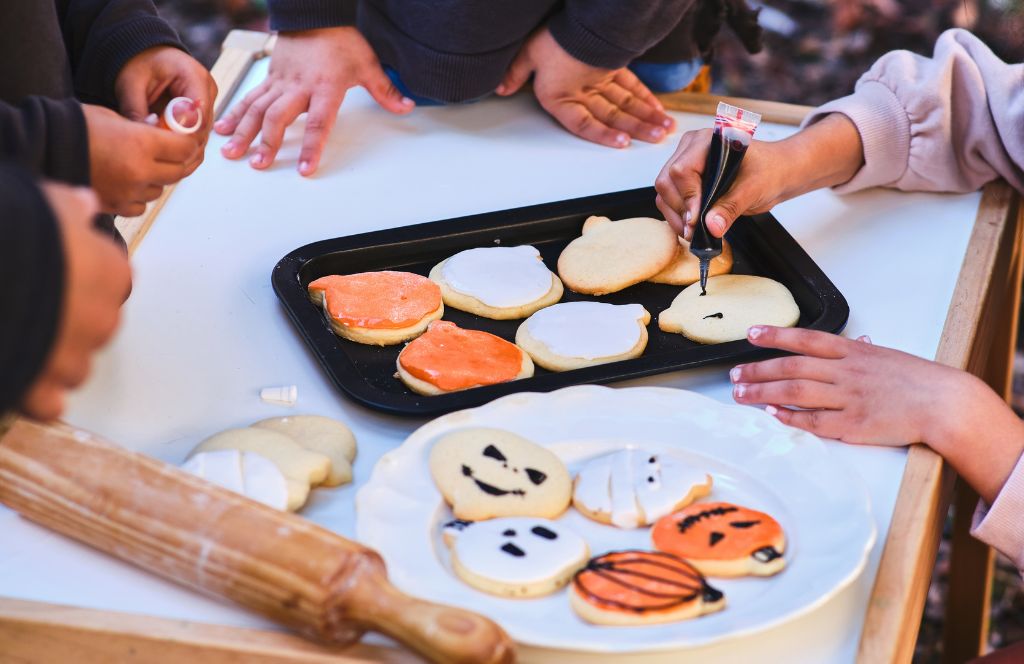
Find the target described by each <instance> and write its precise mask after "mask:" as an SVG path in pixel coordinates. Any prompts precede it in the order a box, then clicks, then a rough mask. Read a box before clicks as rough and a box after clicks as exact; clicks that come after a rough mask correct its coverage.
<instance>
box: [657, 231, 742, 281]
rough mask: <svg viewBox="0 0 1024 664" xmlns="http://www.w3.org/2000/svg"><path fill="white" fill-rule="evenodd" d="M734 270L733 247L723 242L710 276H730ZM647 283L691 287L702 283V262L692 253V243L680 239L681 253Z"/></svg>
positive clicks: (712, 262)
mask: <svg viewBox="0 0 1024 664" xmlns="http://www.w3.org/2000/svg"><path fill="white" fill-rule="evenodd" d="M730 270H732V247H731V246H730V245H729V243H728V242H726V241H725V240H722V253H720V254H718V255H717V256H715V257H714V258H712V259H711V264H710V265H709V266H708V275H709V276H712V277H716V276H718V275H720V274H728V273H729V271H730ZM647 281H650V282H651V283H653V284H669V285H670V286H689V285H690V284H693V283H696V282H698V281H700V260H698V259H697V257H696V256H694V255H693V253H692V252H691V251H690V243H689V242H688V241H687V240H684V239H683V238H679V252H678V253H677V254H676V257H675V258H674V259H672V262H671V263H669V264H668V267H666V268H665V269H664V270H662V271H661V272H659V273H658V274H656V275H654V276H653V277H651V278H650V279H648V280H647Z"/></svg>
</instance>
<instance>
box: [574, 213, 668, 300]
mask: <svg viewBox="0 0 1024 664" xmlns="http://www.w3.org/2000/svg"><path fill="white" fill-rule="evenodd" d="M676 238H677V236H676V234H675V232H674V231H673V230H672V228H671V227H670V226H669V225H668V224H667V223H666V222H664V221H662V220H660V219H652V218H650V217H634V218H632V219H621V220H619V221H612V220H610V219H609V218H608V217H590V218H589V219H587V221H586V222H584V224H583V235H581V236H580V237H578V238H576V239H575V240H573V241H572V242H570V243H569V245H568V246H567V247H566V248H565V249H563V250H562V255H561V256H559V257H558V275H559V276H560V277H562V281H564V282H565V285H566V286H568V287H569V288H571V289H572V290H574V291H576V292H577V293H586V294H589V295H606V294H608V293H614V292H616V291H620V290H622V289H623V288H628V287H629V286H632V285H633V284H638V283H640V282H641V281H646V280H647V279H650V278H651V277H653V276H654V275H656V274H658V273H659V272H661V271H662V270H664V269H665V268H666V267H668V265H669V264H670V263H671V262H672V260H673V259H674V258H675V257H676V254H677V253H678V251H679V243H678V241H677V239H676Z"/></svg>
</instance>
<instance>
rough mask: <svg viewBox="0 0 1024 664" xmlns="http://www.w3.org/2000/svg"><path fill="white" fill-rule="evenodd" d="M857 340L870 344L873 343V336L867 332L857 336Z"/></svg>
mask: <svg viewBox="0 0 1024 664" xmlns="http://www.w3.org/2000/svg"><path fill="white" fill-rule="evenodd" d="M857 341H863V342H864V343H866V344H870V343H871V337H869V336H868V335H866V334H862V335H861V336H859V337H857Z"/></svg>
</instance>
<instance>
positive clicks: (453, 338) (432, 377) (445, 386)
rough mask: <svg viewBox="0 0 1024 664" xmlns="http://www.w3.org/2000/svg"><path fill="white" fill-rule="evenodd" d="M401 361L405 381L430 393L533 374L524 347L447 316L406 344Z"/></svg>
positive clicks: (401, 373)
mask: <svg viewBox="0 0 1024 664" xmlns="http://www.w3.org/2000/svg"><path fill="white" fill-rule="evenodd" d="M397 364H398V377H399V378H400V379H401V381H402V382H403V383H405V384H406V386H407V387H408V388H409V389H410V390H412V391H413V392H416V393H417V394H425V395H428V396H429V395H435V394H444V393H445V392H457V391H458V390H468V389H469V388H471V387H481V386H483V385H494V384H497V383H505V382H508V381H510V380H518V379H519V378H529V377H530V376H532V375H533V360H531V359H530V356H529V355H527V354H526V353H525V352H524V351H523V350H522V349H521V348H519V346H516V345H515V344H513V343H510V342H508V341H505V340H504V339H502V338H501V337H497V336H495V335H493V334H490V333H488V332H481V331H479V330H466V329H463V328H461V327H459V326H457V325H456V324H455V323H451V322H449V321H441V320H439V321H435V322H433V323H431V324H430V327H429V328H428V329H427V331H426V332H425V333H424V334H423V335H421V336H420V337H418V338H416V339H414V340H413V341H411V342H410V343H409V345H407V346H406V347H405V348H403V349H402V352H401V353H399V354H398V361H397Z"/></svg>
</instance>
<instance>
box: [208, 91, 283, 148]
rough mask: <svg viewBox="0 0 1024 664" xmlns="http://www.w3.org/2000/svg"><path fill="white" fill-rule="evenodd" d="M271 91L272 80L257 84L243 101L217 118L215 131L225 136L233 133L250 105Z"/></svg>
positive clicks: (214, 126)
mask: <svg viewBox="0 0 1024 664" xmlns="http://www.w3.org/2000/svg"><path fill="white" fill-rule="evenodd" d="M269 91H270V81H263V82H262V83H260V84H259V85H257V86H256V87H255V88H253V89H252V90H251V91H250V92H249V94H247V95H245V97H243V98H242V101H240V102H238V103H237V104H235V105H234V106H232V107H231V108H230V109H228V112H227V113H225V114H224V116H223V117H222V118H221V119H220V120H217V122H216V124H214V125H213V129H214V131H216V132H217V133H218V134H221V135H223V136H227V135H228V134H233V133H234V132H235V129H236V128H237V127H238V123H239V122H241V121H242V118H244V117H245V114H246V113H247V112H248V111H249V107H250V106H252V105H253V102H255V101H256V100H257V99H259V98H261V97H262V96H263V95H265V94H266V93H267V92H269Z"/></svg>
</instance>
